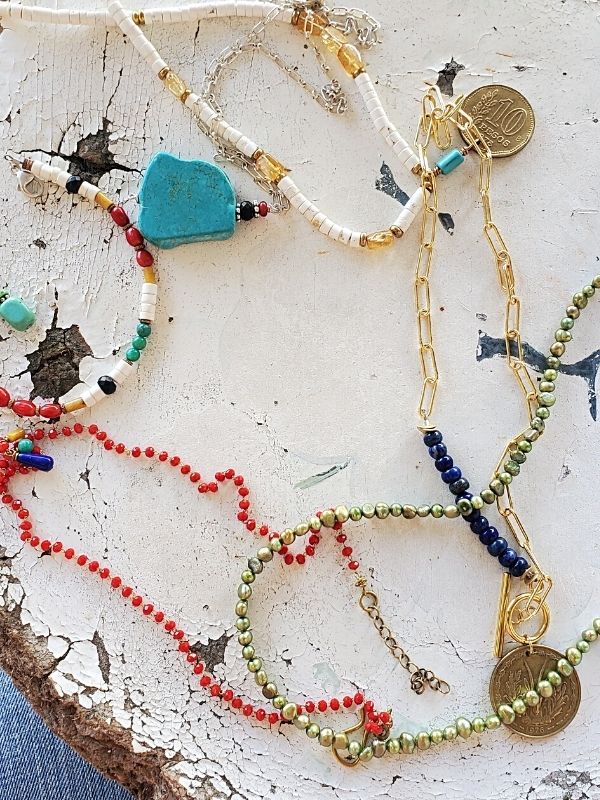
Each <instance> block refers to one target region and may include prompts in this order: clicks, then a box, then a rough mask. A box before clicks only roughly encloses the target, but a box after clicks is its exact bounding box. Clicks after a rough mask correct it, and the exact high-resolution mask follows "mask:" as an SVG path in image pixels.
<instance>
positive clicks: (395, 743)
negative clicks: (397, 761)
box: [385, 738, 400, 756]
mask: <svg viewBox="0 0 600 800" xmlns="http://www.w3.org/2000/svg"><path fill="white" fill-rule="evenodd" d="M385 749H386V750H387V751H388V753H389V754H390V755H392V756H395V755H398V753H399V752H400V739H396V738H394V739H388V740H387V742H386V743H385Z"/></svg>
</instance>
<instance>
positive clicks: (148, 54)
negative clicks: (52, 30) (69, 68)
mask: <svg viewBox="0 0 600 800" xmlns="http://www.w3.org/2000/svg"><path fill="white" fill-rule="evenodd" d="M327 13H328V12H327V9H324V8H320V9H318V10H316V11H314V12H312V11H309V10H306V9H304V8H302V9H299V8H294V7H293V6H292V5H278V4H275V3H269V2H260V0H210V2H203V3H196V4H192V5H188V6H181V7H164V8H150V9H147V10H143V11H141V10H140V11H129V10H127V9H125V8H124V7H123V5H122V4H121V3H120V2H119V0H110V2H109V3H108V8H107V10H77V9H64V10H57V9H53V8H45V7H43V6H23V5H21V4H19V3H12V2H7V3H2V4H0V20H4V21H6V20H18V21H19V22H22V23H41V24H58V25H90V26H105V27H114V26H118V27H119V28H120V30H121V31H122V32H123V33H124V34H125V35H126V36H127V37H128V39H129V40H130V41H131V43H132V44H133V46H134V47H135V49H136V50H137V51H138V52H139V53H140V55H141V56H142V57H143V59H144V60H145V62H146V63H147V64H148V66H149V68H150V70H151V72H152V73H153V74H154V75H157V76H158V77H159V78H160V79H161V81H162V82H163V83H164V84H165V86H166V87H167V88H168V89H169V91H171V93H172V94H173V95H174V96H175V97H177V98H178V99H179V100H180V101H181V102H182V104H183V105H185V106H186V108H188V109H189V110H190V111H191V112H192V114H193V115H194V117H195V118H196V119H197V121H198V122H199V123H200V125H201V126H202V128H203V129H204V130H205V132H206V133H207V135H209V136H210V137H211V139H213V141H215V142H217V143H222V144H223V146H224V147H226V148H228V149H229V150H230V151H231V150H232V149H233V150H234V151H235V152H236V153H237V154H238V156H239V158H240V159H241V161H242V162H243V163H245V164H250V165H251V166H252V167H253V171H254V172H255V175H256V179H257V182H259V185H262V186H263V188H264V186H265V185H268V186H270V187H272V191H276V192H278V193H279V195H280V196H284V197H285V198H287V201H288V202H289V204H290V206H292V207H293V208H295V209H297V210H298V211H299V212H300V214H302V216H303V217H305V218H306V219H307V220H308V221H309V222H310V223H311V225H312V226H313V227H315V228H316V229H317V230H318V231H319V232H320V233H322V234H323V235H325V236H327V237H328V238H330V239H332V240H334V241H336V242H341V243H342V244H346V245H349V246H350V247H360V246H362V247H366V248H368V249H373V250H375V249H380V248H382V247H386V246H388V245H390V244H392V242H394V241H395V239H398V238H401V237H402V235H403V234H404V233H405V232H406V231H407V230H408V228H409V227H410V225H411V224H412V223H413V221H414V220H415V218H416V217H417V215H418V214H419V212H420V210H421V209H422V206H423V191H422V187H421V186H418V187H416V189H415V191H414V192H413V194H412V196H411V197H410V198H409V200H408V202H407V203H406V205H405V206H403V207H402V209H401V211H400V213H399V214H398V216H397V217H396V219H395V220H394V221H393V222H392V224H390V225H389V226H388V227H387V228H385V229H383V230H379V231H374V232H371V233H365V232H361V231H355V230H352V229H351V228H349V227H346V226H344V225H341V224H339V223H336V222H334V221H333V220H332V219H330V218H329V217H328V216H327V215H326V214H325V213H324V212H322V211H321V210H320V209H319V207H318V206H317V205H315V203H313V202H312V201H311V200H309V198H308V197H307V196H306V195H305V194H304V193H303V192H302V191H301V190H300V189H299V187H298V186H297V185H296V183H295V182H294V181H293V180H292V178H291V177H290V176H289V175H288V172H289V170H288V169H287V168H286V167H284V166H283V165H282V164H281V163H280V162H279V161H278V160H277V159H276V158H274V157H273V156H271V155H270V154H269V153H268V152H266V151H265V150H263V149H262V148H261V147H260V146H259V145H258V144H257V143H256V142H254V141H253V140H252V139H250V138H249V137H248V136H246V135H245V134H243V133H242V132H241V131H240V130H238V129H236V128H234V127H233V126H232V125H229V123H227V122H226V121H225V120H224V119H223V117H222V115H221V114H220V113H219V112H218V111H217V110H216V109H215V108H213V107H212V106H211V104H210V103H209V102H207V100H206V99H204V98H203V97H201V96H200V95H198V94H196V93H195V92H193V91H191V90H190V89H188V87H187V86H186V84H185V82H184V81H183V80H182V79H181V78H180V77H179V76H178V75H177V74H176V73H175V72H174V71H173V70H171V68H170V67H169V66H168V64H167V63H166V62H165V61H164V59H163V58H162V56H161V55H160V53H159V52H158V50H157V49H156V47H154V45H153V44H152V43H151V42H150V41H149V39H148V37H147V36H146V35H145V33H144V32H143V30H142V27H143V26H144V25H145V24H167V25H168V24H178V23H182V22H192V21H198V20H204V19H223V18H227V17H240V18H251V19H254V20H257V21H259V24H261V23H260V21H263V22H270V21H278V22H284V23H286V24H291V25H294V26H295V27H298V28H299V29H300V30H301V31H302V32H303V33H304V35H306V36H307V37H308V36H316V37H318V38H320V40H321V42H322V43H323V44H324V45H325V47H326V49H328V50H329V51H331V52H333V53H335V54H336V55H337V58H338V60H339V62H340V64H341V65H342V67H343V68H344V70H345V72H346V73H347V74H348V75H349V76H350V77H352V78H353V80H354V83H355V85H356V87H357V89H358V91H359V93H360V95H361V97H362V99H363V103H364V106H365V108H366V111H367V112H368V115H369V117H370V119H371V122H372V124H373V127H374V128H375V130H376V131H377V132H378V134H379V135H380V136H381V137H382V138H383V139H384V141H385V142H386V144H387V145H388V146H389V148H390V149H391V150H392V152H393V153H394V155H395V156H396V158H397V160H398V161H399V162H400V163H401V164H402V165H403V166H404V168H405V169H406V170H407V171H408V172H410V173H411V174H413V176H417V177H418V176H419V175H420V173H421V171H422V168H423V165H422V164H421V162H420V160H419V157H418V156H417V154H416V153H415V151H414V150H413V148H412V147H411V146H410V145H409V144H408V142H407V141H406V140H405V139H404V138H403V137H402V135H401V134H400V132H399V131H398V129H397V128H396V126H395V125H394V124H393V123H392V122H391V120H390V119H389V117H388V115H387V114H386V112H385V110H384V108H383V105H382V103H381V100H380V98H379V96H378V94H377V91H376V89H375V86H374V84H373V81H372V80H371V78H370V76H369V75H368V73H367V71H366V69H365V65H364V62H363V60H362V56H361V54H360V52H359V51H358V50H357V48H355V47H354V46H353V45H352V44H350V43H349V42H348V40H347V38H346V37H345V36H344V35H343V34H342V33H341V32H340V31H339V29H338V28H336V27H333V26H331V25H330V24H329V23H330V20H329V19H328V17H327V16H326V15H327Z"/></svg>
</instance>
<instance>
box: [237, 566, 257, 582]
mask: <svg viewBox="0 0 600 800" xmlns="http://www.w3.org/2000/svg"><path fill="white" fill-rule="evenodd" d="M240 577H241V579H242V581H243V582H244V583H254V581H255V580H256V576H255V575H254V573H253V572H251V570H249V569H245V570H244V571H243V572H242V574H241V576H240Z"/></svg>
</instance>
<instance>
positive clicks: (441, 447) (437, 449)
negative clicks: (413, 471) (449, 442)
mask: <svg viewBox="0 0 600 800" xmlns="http://www.w3.org/2000/svg"><path fill="white" fill-rule="evenodd" d="M447 453H448V448H447V447H446V445H445V444H444V443H443V442H440V443H439V444H434V445H433V447H430V448H429V455H430V456H431V457H432V458H441V457H442V456H445V455H447Z"/></svg>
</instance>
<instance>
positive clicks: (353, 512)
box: [348, 506, 362, 522]
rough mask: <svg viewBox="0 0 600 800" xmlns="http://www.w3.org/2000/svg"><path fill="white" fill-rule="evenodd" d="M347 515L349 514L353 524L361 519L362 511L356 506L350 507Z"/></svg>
mask: <svg viewBox="0 0 600 800" xmlns="http://www.w3.org/2000/svg"><path fill="white" fill-rule="evenodd" d="M348 513H349V514H350V519H351V520H352V521H353V522H358V521H359V519H362V511H361V509H360V508H359V507H358V506H352V508H351V509H350V511H349V512H348Z"/></svg>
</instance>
